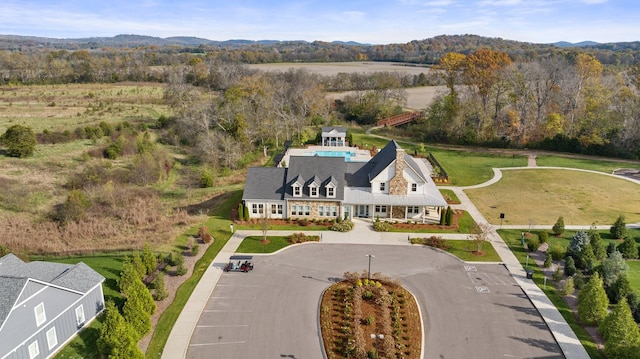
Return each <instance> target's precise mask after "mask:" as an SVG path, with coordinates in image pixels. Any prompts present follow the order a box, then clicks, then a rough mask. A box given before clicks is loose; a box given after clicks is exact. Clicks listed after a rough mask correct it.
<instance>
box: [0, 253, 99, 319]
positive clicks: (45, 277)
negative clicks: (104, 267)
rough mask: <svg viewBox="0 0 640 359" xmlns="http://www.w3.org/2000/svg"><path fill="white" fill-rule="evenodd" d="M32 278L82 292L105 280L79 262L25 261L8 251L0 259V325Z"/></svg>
mask: <svg viewBox="0 0 640 359" xmlns="http://www.w3.org/2000/svg"><path fill="white" fill-rule="evenodd" d="M31 279H33V280H38V281H40V282H44V283H49V284H52V285H56V286H59V287H62V288H67V289H70V290H74V291H77V292H82V293H86V292H87V291H88V290H90V289H91V288H93V287H95V286H96V285H98V284H100V283H102V282H103V281H104V277H103V276H102V275H100V274H99V273H98V272H96V271H94V270H93V269H91V268H89V266H87V265H86V264H84V263H82V262H80V263H78V264H75V265H74V264H61V263H51V262H40V261H35V262H29V263H25V262H23V261H22V260H21V259H20V258H18V257H16V256H15V255H13V254H11V253H9V254H7V255H6V256H4V257H2V258H0V327H1V326H2V324H3V323H4V320H5V319H6V318H7V316H8V315H9V312H11V309H12V308H13V306H14V305H15V302H16V300H17V299H18V297H19V296H20V293H21V292H22V289H23V288H24V286H25V285H26V284H27V282H28V281H29V280H31Z"/></svg>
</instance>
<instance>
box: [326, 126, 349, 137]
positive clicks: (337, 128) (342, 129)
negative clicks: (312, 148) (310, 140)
mask: <svg viewBox="0 0 640 359" xmlns="http://www.w3.org/2000/svg"><path fill="white" fill-rule="evenodd" d="M331 132H333V133H337V134H343V135H346V134H347V128H346V127H342V126H324V127H322V134H323V135H326V134H329V133H331Z"/></svg>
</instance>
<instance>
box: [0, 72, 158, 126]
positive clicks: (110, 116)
mask: <svg viewBox="0 0 640 359" xmlns="http://www.w3.org/2000/svg"><path fill="white" fill-rule="evenodd" d="M163 94H164V86H163V85H161V84H157V83H115V84H65V85H40V86H1V87H0V133H4V131H5V130H6V129H7V128H8V127H9V126H11V125H23V126H28V127H31V128H32V129H33V131H34V132H35V133H41V132H42V131H43V130H45V129H47V130H50V131H64V130H73V128H75V127H78V126H87V125H95V124H98V123H99V122H101V121H104V122H107V123H116V122H121V121H124V120H127V121H130V122H136V121H139V120H143V121H147V120H152V119H153V120H155V119H157V118H158V117H159V116H160V115H163V114H164V115H167V114H169V109H168V107H167V106H166V105H164V103H163V101H162V96H163Z"/></svg>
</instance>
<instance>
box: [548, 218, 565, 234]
mask: <svg viewBox="0 0 640 359" xmlns="http://www.w3.org/2000/svg"><path fill="white" fill-rule="evenodd" d="M551 230H552V231H553V234H555V235H556V236H559V235H561V234H562V233H564V217H562V216H560V217H558V220H557V221H556V223H555V224H554V225H553V227H552V228H551Z"/></svg>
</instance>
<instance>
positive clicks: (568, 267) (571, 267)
mask: <svg viewBox="0 0 640 359" xmlns="http://www.w3.org/2000/svg"><path fill="white" fill-rule="evenodd" d="M564 274H565V275H566V276H567V277H571V276H573V275H574V274H576V263H575V261H574V260H573V257H567V259H566V260H565V261H564Z"/></svg>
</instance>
